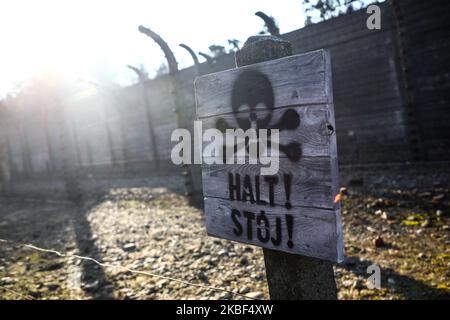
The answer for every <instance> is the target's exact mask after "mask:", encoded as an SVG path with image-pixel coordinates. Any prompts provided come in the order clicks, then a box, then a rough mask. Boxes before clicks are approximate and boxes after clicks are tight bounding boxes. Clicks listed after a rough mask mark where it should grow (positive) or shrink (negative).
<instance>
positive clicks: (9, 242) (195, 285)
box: [0, 238, 260, 300]
mask: <svg viewBox="0 0 450 320" xmlns="http://www.w3.org/2000/svg"><path fill="white" fill-rule="evenodd" d="M2 243H3V244H10V245H14V246H17V247H23V248H28V249H32V250H35V251H40V252H46V253H52V254H55V255H57V256H60V257H64V258H76V259H79V260H84V261H91V262H94V263H95V264H97V265H99V266H101V267H105V268H116V269H121V270H124V271H128V272H131V273H134V274H141V275H146V276H149V277H155V278H160V279H165V280H169V281H173V282H178V283H182V284H185V285H188V286H191V287H197V288H202V289H207V290H211V291H221V292H227V293H230V294H232V295H234V296H239V297H242V298H245V299H249V300H260V299H257V298H253V297H250V296H247V295H245V294H242V293H239V292H236V291H232V290H228V289H224V288H219V287H213V286H208V285H203V284H200V283H194V282H189V281H187V280H183V279H178V278H174V277H170V276H165V275H160V274H156V273H152V272H147V271H141V270H135V269H131V268H128V267H124V266H120V265H114V264H109V263H103V262H100V261H98V260H96V259H94V258H92V257H87V256H80V255H77V254H70V253H62V252H60V251H57V250H53V249H46V248H41V247H38V246H35V245H33V244H25V243H20V242H17V241H13V240H7V239H2V238H0V244H2ZM0 288H4V287H0ZM6 290H9V291H11V292H13V293H15V294H18V295H21V296H22V297H25V296H24V295H22V294H20V293H18V292H15V291H14V290H11V289H6ZM29 298H33V297H31V296H30V297H28V299H29Z"/></svg>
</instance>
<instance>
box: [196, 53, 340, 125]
mask: <svg viewBox="0 0 450 320" xmlns="http://www.w3.org/2000/svg"><path fill="white" fill-rule="evenodd" d="M324 65H325V64H324V51H323V50H318V51H313V52H309V53H305V54H300V55H295V56H292V57H285V58H281V59H277V60H272V61H269V62H264V63H257V64H254V65H251V66H246V67H242V68H238V69H232V70H227V71H223V72H218V73H214V74H209V75H205V76H202V77H199V78H197V79H196V81H195V89H196V104H197V117H198V118H204V117H209V116H213V115H220V114H227V113H232V112H233V107H232V103H231V99H232V95H233V92H232V91H233V83H234V82H235V80H236V79H237V78H238V76H239V75H240V74H241V73H242V72H244V71H247V70H255V71H258V72H261V73H263V74H265V75H266V76H267V77H268V79H269V81H270V83H271V86H272V88H273V93H274V97H276V99H275V103H274V108H279V107H283V106H292V105H304V104H324V103H325V104H326V103H329V102H332V100H330V99H332V96H330V95H329V94H327V91H326V90H327V88H326V86H327V85H326V83H325V77H324V72H325V70H324ZM255 85H257V84H255Z"/></svg>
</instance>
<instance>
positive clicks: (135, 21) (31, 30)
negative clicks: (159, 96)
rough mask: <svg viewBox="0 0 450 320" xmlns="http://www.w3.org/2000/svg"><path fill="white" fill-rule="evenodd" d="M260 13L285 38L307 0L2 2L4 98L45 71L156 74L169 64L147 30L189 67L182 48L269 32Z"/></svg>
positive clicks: (120, 79)
mask: <svg viewBox="0 0 450 320" xmlns="http://www.w3.org/2000/svg"><path fill="white" fill-rule="evenodd" d="M256 11H263V12H265V13H266V14H268V15H271V16H273V17H275V19H276V20H277V22H278V26H279V27H280V31H281V33H286V32H289V31H292V30H296V29H299V28H301V27H303V26H304V21H305V15H304V11H303V7H302V1H301V0H277V1H274V0H222V1H213V0H190V1H182V0H162V1H161V0H152V1H150V0H147V1H143V0H116V1H115V0H109V1H103V0H90V1H87V0H76V1H72V0H59V1H57V0H39V1H33V0H28V1H26V0H1V2H0V43H1V45H0V97H1V96H4V95H5V94H7V93H8V92H11V91H12V90H14V88H15V87H17V85H18V84H20V83H21V82H23V81H25V80H27V79H29V78H30V77H32V76H33V75H35V74H39V72H42V71H43V70H58V72H59V73H62V74H64V75H66V76H67V77H71V78H73V79H90V80H92V79H93V77H94V79H95V77H96V76H98V75H99V74H100V75H103V76H105V75H106V77H107V78H110V79H111V80H112V81H114V82H117V83H119V84H120V85H129V84H132V83H133V82H135V81H136V76H135V74H134V73H133V72H132V71H131V70H129V69H128V68H126V65H127V64H132V65H136V66H138V65H140V64H142V65H144V66H145V68H146V69H147V70H148V71H149V73H150V75H152V74H154V72H155V71H156V69H158V67H159V66H160V65H161V63H163V62H165V58H164V55H163V53H162V51H161V50H160V49H159V47H158V46H157V45H156V44H155V43H154V42H153V40H152V39H150V38H148V37H146V36H145V35H143V34H141V33H139V32H138V26H139V25H141V24H142V25H144V26H146V27H149V28H151V29H152V30H153V31H155V32H157V33H159V34H160V35H161V36H162V37H163V38H164V39H165V40H166V41H167V42H168V44H169V46H170V47H171V48H172V50H173V51H174V54H175V57H176V58H177V60H178V63H179V67H180V68H185V67H188V66H190V65H192V63H193V62H192V58H191V57H190V55H189V54H188V53H187V51H185V50H184V49H182V48H180V47H178V44H179V43H186V44H187V45H189V46H190V47H191V48H192V49H194V51H195V52H198V51H203V52H208V46H209V45H211V44H219V45H224V46H226V47H227V45H228V43H227V39H238V40H240V41H242V42H244V41H245V40H246V39H247V38H248V37H249V36H251V35H255V34H257V33H258V32H259V31H261V30H262V29H263V25H264V23H263V21H262V20H261V19H260V18H258V17H257V16H255V15H254V13H255V12H256ZM199 59H200V61H203V60H202V59H203V58H201V57H199Z"/></svg>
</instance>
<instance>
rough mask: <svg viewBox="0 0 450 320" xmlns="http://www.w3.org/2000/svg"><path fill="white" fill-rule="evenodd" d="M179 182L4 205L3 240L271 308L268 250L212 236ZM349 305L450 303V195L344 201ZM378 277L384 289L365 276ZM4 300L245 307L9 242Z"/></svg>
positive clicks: (4, 246)
mask: <svg viewBox="0 0 450 320" xmlns="http://www.w3.org/2000/svg"><path fill="white" fill-rule="evenodd" d="M180 184H181V181H179V180H178V178H177V177H175V176H174V177H164V178H161V179H159V180H155V179H153V180H152V184H151V185H150V186H149V187H143V186H142V185H143V183H139V184H136V185H138V186H139V187H133V183H132V181H130V183H128V184H123V183H122V185H121V186H120V187H112V188H110V190H109V191H108V192H105V193H104V194H95V196H92V197H91V198H90V199H87V200H86V201H85V202H84V203H83V204H82V205H79V206H74V205H71V204H70V203H67V202H63V201H46V202H45V201H41V202H39V201H24V200H21V201H18V200H11V199H9V200H5V199H2V200H1V207H0V238H3V239H10V240H13V241H16V242H20V243H32V244H35V245H37V246H40V247H44V248H51V249H55V250H58V251H61V252H64V253H67V254H78V255H83V256H89V257H92V258H95V259H97V260H100V261H101V262H103V263H107V264H111V265H120V266H122V267H127V268H130V269H133V270H139V271H144V272H148V273H153V274H158V275H164V276H168V277H174V278H177V279H182V280H184V281H188V282H191V283H194V284H199V285H202V286H212V287H217V288H222V289H226V290H230V291H234V292H237V293H240V294H243V295H246V296H250V297H253V298H262V299H268V297H269V296H268V288H267V284H266V276H265V271H264V261H263V255H262V250H261V249H260V248H257V247H253V246H247V245H243V244H239V243H234V242H230V241H226V240H220V239H215V238H212V237H208V236H207V235H206V232H205V228H204V223H203V216H202V212H201V211H200V210H198V209H196V208H194V207H191V206H189V205H188V203H187V201H186V199H185V198H184V197H183V196H181V195H180V193H181V192H180V188H179V185H180ZM342 194H343V225H344V232H345V247H346V256H347V259H346V261H345V262H344V263H343V264H341V265H339V266H336V267H335V274H336V281H337V285H338V289H339V298H341V299H408V298H412V299H428V298H443V299H449V298H450V280H449V279H450V272H449V269H450V268H449V267H450V249H449V248H450V246H449V243H450V242H449V228H448V224H449V223H448V222H449V217H448V214H447V213H448V212H449V209H450V205H449V199H450V192H449V190H446V189H433V190H429V191H420V192H419V191H417V190H412V191H399V190H387V191H385V192H382V193H381V194H379V195H378V196H377V197H374V196H371V195H367V194H362V193H360V192H358V191H357V190H353V189H352V190H347V189H343V190H342ZM373 263H376V264H378V265H379V266H380V268H381V274H382V288H381V290H376V289H373V290H370V289H368V288H367V285H366V278H367V277H368V276H369V275H368V274H367V273H366V269H367V267H368V266H369V265H371V264H373ZM0 298H1V299H111V298H112V299H181V298H183V299H244V297H242V296H240V295H233V294H230V293H228V292H223V291H216V290H211V289H208V288H205V287H198V286H191V285H187V284H183V283H179V282H175V281H170V280H167V279H161V278H158V277H155V276H149V275H145V274H138V273H133V272H130V271H128V270H124V269H121V268H113V267H100V266H98V265H96V264H95V263H93V262H91V261H81V260H80V259H78V258H75V257H67V256H65V257H60V256H58V255H56V254H53V253H48V252H40V251H36V250H34V249H30V248H27V247H23V246H19V245H14V244H12V243H2V242H0Z"/></svg>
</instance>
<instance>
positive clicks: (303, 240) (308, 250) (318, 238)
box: [205, 198, 343, 262]
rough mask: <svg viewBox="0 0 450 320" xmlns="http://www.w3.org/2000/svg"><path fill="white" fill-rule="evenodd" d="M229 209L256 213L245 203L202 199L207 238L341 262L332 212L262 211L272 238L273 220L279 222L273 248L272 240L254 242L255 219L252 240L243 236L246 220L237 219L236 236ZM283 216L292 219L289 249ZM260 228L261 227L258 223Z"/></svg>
mask: <svg viewBox="0 0 450 320" xmlns="http://www.w3.org/2000/svg"><path fill="white" fill-rule="evenodd" d="M232 209H236V210H238V211H239V212H240V213H241V214H242V213H243V212H244V211H250V212H253V213H255V214H259V213H260V211H259V210H258V211H256V210H255V207H254V206H252V205H249V204H246V203H240V202H230V201H227V200H223V199H215V198H205V212H207V215H206V228H207V232H208V234H210V235H214V236H217V237H220V238H224V239H229V240H235V241H239V242H244V243H249V244H252V245H257V246H260V247H264V248H269V249H273V250H277V251H283V252H289V253H295V254H302V255H306V256H311V257H316V258H320V259H325V260H330V261H337V262H341V261H342V259H343V251H342V246H340V245H339V244H338V238H339V237H340V235H339V234H338V230H337V229H336V214H335V212H334V211H333V210H323V209H314V208H292V209H291V210H287V209H285V208H284V207H280V206H276V207H273V208H265V209H264V212H265V213H264V215H265V216H266V217H267V219H268V221H269V230H270V231H269V232H270V235H271V236H273V235H275V233H276V230H275V229H276V222H275V219H276V218H277V217H278V218H280V219H281V226H282V241H281V243H280V244H279V245H274V244H273V243H272V241H268V242H267V243H262V242H261V241H259V240H258V239H257V235H256V233H257V224H256V220H253V221H252V239H249V237H248V236H247V219H246V218H244V217H243V216H241V217H240V218H239V221H240V223H241V224H242V228H243V233H242V235H239V236H238V235H236V234H235V231H234V229H235V228H236V225H235V224H234V223H233V221H232V217H231V211H232ZM285 214H290V215H292V216H293V221H294V223H293V236H292V242H293V246H292V247H289V245H288V239H289V238H288V236H287V234H288V232H287V227H286V221H285V219H284V215H285ZM261 226H264V224H261Z"/></svg>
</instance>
